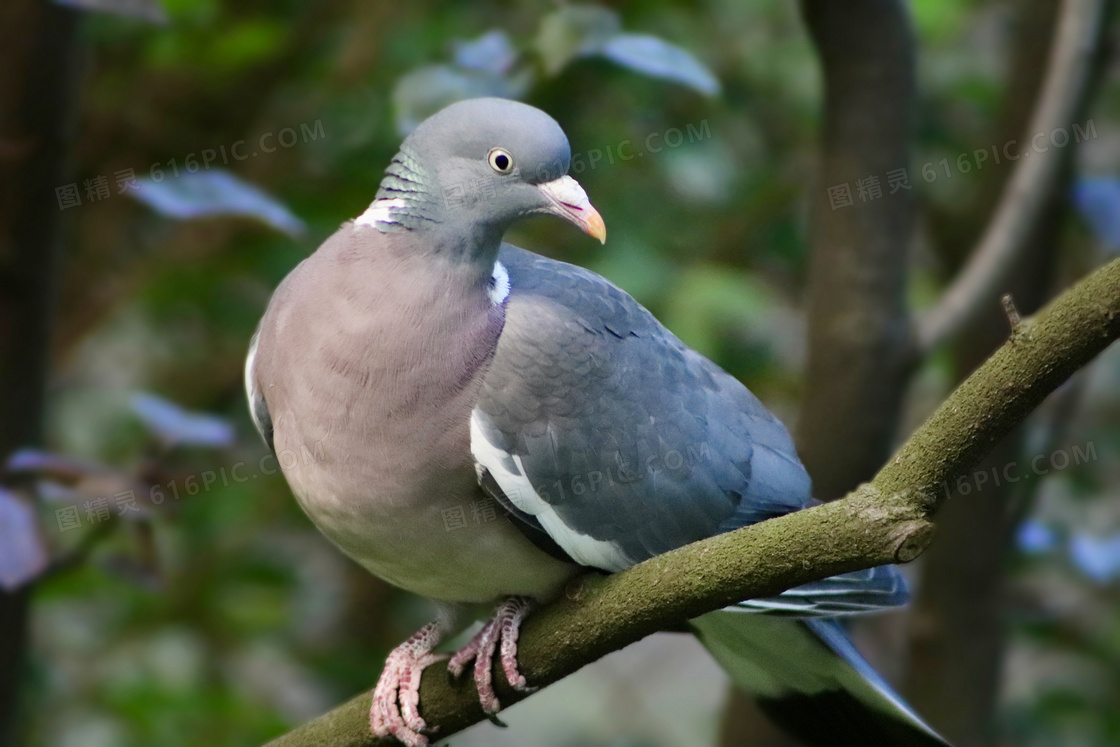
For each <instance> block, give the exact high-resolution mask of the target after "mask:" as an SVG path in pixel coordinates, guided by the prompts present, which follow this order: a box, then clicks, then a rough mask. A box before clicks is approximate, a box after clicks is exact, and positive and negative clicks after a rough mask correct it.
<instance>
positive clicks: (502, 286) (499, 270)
mask: <svg viewBox="0 0 1120 747" xmlns="http://www.w3.org/2000/svg"><path fill="white" fill-rule="evenodd" d="M487 293H488V294H489V296H490V303H492V304H494V305H495V306H498V305H499V304H501V303H502V301H505V300H506V298H508V297H509V273H508V272H506V266H505V265H503V264H502V263H501V262H498V261H497V260H495V261H494V274H493V275H491V276H490V289H489V290H488V291H487Z"/></svg>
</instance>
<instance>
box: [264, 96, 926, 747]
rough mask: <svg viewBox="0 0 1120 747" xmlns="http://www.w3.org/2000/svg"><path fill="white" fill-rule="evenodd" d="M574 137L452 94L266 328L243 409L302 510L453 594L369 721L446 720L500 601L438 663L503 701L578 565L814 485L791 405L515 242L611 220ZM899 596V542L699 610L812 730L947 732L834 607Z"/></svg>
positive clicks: (428, 587) (373, 564) (915, 738)
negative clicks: (799, 581)
mask: <svg viewBox="0 0 1120 747" xmlns="http://www.w3.org/2000/svg"><path fill="white" fill-rule="evenodd" d="M570 161H571V150H570V146H569V143H568V139H567V137H566V136H565V134H564V132H563V130H562V129H561V127H560V125H559V124H558V123H557V122H556V121H555V120H554V119H553V118H552V117H550V116H549V115H548V114H546V113H544V112H542V111H540V110H538V109H536V108H534V107H531V106H529V105H526V104H523V103H519V102H515V101H510V100H505V99H497V98H479V99H470V100H466V101H461V102H458V103H455V104H452V105H450V106H448V107H446V108H445V109H443V110H441V111H439V112H438V113H436V114H434V115H433V116H431V117H430V118H428V119H427V120H425V121H424V122H422V123H421V124H420V125H419V126H418V127H417V128H416V129H415V130H414V131H413V132H412V133H411V134H409V135H408V136H407V137H406V138H405V139H404V141H403V143H402V144H401V146H400V150H399V151H398V152H397V154H396V155H395V156H394V157H393V158H392V161H391V162H390V164H389V166H388V168H387V169H386V170H385V175H384V178H383V179H382V180H381V183H380V187H379V189H378V190H377V193H376V195H375V197H374V200H373V202H372V203H371V204H370V205H369V208H368V209H367V210H366V211H365V212H363V213H362V214H361V215H359V216H358V217H357V218H356V219H354V220H353V221H348V222H346V223H343V224H342V226H341V227H340V228H339V229H338V231H336V232H335V233H334V234H333V235H332V236H331V237H330V238H328V239H327V240H326V241H325V242H324V243H323V244H322V246H320V247H319V249H318V250H317V251H315V252H314V253H313V254H312V255H311V256H309V257H308V258H307V259H305V260H304V261H303V262H301V263H300V264H299V265H298V266H297V267H296V268H295V269H294V270H293V271H292V272H291V274H289V275H288V276H287V277H286V278H285V279H284V281H283V282H282V283H281V284H280V285H279V287H278V288H277V289H276V291H275V293H274V295H273V296H272V299H271V301H270V302H269V304H268V307H267V310H266V311H265V314H264V317H263V318H262V320H261V322H260V326H259V327H258V329H257V332H256V334H255V335H254V336H253V339H252V341H251V343H250V347H249V353H248V359H247V361H246V367H245V384H246V390H247V393H248V400H249V409H250V414H251V416H252V419H253V422H254V424H255V425H256V427H257V429H258V431H259V432H260V434H261V436H262V437H263V439H264V441H265V443H266V444H267V446H268V447H269V448H270V449H271V450H272V451H273V452H274V453H276V454H277V455H278V461H279V463H280V465H281V468H282V471H283V473H284V477H285V478H286V480H287V482H288V485H289V486H290V488H291V491H292V493H293V494H294V496H295V498H296V500H297V502H298V503H299V505H300V506H301V508H302V509H303V511H304V512H305V513H306V514H307V516H308V517H309V518H310V519H311V521H312V522H313V523H314V524H315V526H316V527H318V529H319V530H320V531H321V532H322V533H323V534H324V535H326V537H327V538H329V539H330V540H331V541H332V542H333V543H334V544H335V545H337V547H338V548H339V549H340V550H341V551H342V552H343V553H345V554H346V555H348V556H349V557H350V558H352V559H353V560H354V561H356V562H357V563H359V564H360V565H361V566H363V567H364V568H365V569H367V570H368V571H369V572H370V573H372V574H374V575H376V576H378V577H380V578H382V579H384V580H385V581H387V582H389V583H390V584H393V585H395V586H398V587H400V588H402V589H405V590H407V591H410V592H412V593H414V594H418V595H421V596H423V597H427V598H429V599H431V600H433V601H434V602H436V606H437V609H438V610H439V612H438V614H437V616H436V619H434V620H433V621H432V622H430V623H428V624H427V625H425V626H424V627H422V628H421V629H420V630H418V631H417V632H416V633H415V634H414V635H413V636H411V637H410V638H409V639H408V640H406V641H405V642H404V643H402V644H401V645H400V646H398V647H396V648H395V649H394V650H393V651H392V652H391V653H390V654H389V656H388V658H387V660H386V663H385V667H384V670H383V672H382V674H381V677H380V679H379V681H378V683H377V685H376V687H375V689H374V695H373V702H372V704H371V708H370V728H371V730H372V732H373V734H375V735H378V736H387V735H393V736H395V737H396V738H397V739H398V740H399V741H400V742H402V743H404V744H406V745H410V746H418V745H425V744H428V742H429V735H430V731H429V729H428V727H427V725H426V723H425V721H424V719H423V717H422V716H421V714H420V704H419V685H420V674H421V672H422V671H423V670H424V668H425V667H428V666H430V665H432V664H433V663H434V662H436V661H440V660H442V659H443V658H444V656H443V655H441V654H439V653H437V647H438V646H439V645H440V643H441V641H446V640H448V639H449V638H450V637H451V636H453V635H457V634H458V633H461V632H463V631H465V630H466V629H467V627H468V626H469V625H471V624H472V623H475V622H477V621H478V620H479V619H481V617H482V616H483V615H485V614H487V613H489V617H488V618H487V619H486V622H485V623H484V624H483V625H482V627H481V629H480V630H479V631H478V633H477V634H476V635H474V636H473V637H472V638H470V639H469V641H468V642H467V643H466V644H465V645H464V646H463V647H462V648H461V649H459V650H458V651H457V652H455V653H454V654H452V655H451V656H450V659H449V660H448V661H447V664H446V666H447V668H448V670H449V671H450V672H451V673H452V675H454V676H461V675H462V674H463V673H464V672H465V671H467V670H468V669H470V670H471V671H472V673H473V678H474V680H475V684H476V687H477V690H478V695H479V699H480V701H481V704H482V707H483V709H484V710H485V711H486V712H487V713H490V714H493V713H496V712H497V711H498V710H499V709H500V707H501V704H500V703H499V701H498V698H497V696H496V695H495V692H494V687H493V683H492V681H491V667H492V666H493V665H494V663H495V662H497V663H499V664H500V671H501V672H502V673H503V674H504V676H505V677H506V679H508V681H509V683H510V685H512V686H513V687H514V688H516V689H519V690H529V689H530V688H531V685H530V683H528V682H527V681H526V679H525V677H524V676H523V675H522V674H521V673H520V671H519V669H518V664H517V635H518V630H519V627H520V625H521V623H522V621H523V620H524V619H525V617H526V615H528V614H530V613H531V610H532V609H533V608H534V607H535V606H537V605H541V604H544V603H547V602H548V601H549V600H551V599H553V598H555V597H557V596H558V595H559V594H560V593H561V592H562V590H563V588H564V587H565V585H566V584H568V583H569V582H570V581H571V580H572V579H573V578H574V577H575V576H577V575H578V574H581V573H587V572H595V571H599V572H605V573H613V572H618V571H621V570H624V569H626V568H628V567H630V566H632V565H634V564H636V563H639V562H641V561H643V560H646V559H648V558H651V557H653V556H655V555H658V554H660V553H664V552H666V551H668V550H671V549H673V548H676V547H680V546H682V545H684V544H687V543H690V542H694V541H697V540H701V539H704V538H705V537H709V536H712V535H714V534H717V533H720V532H726V531H730V530H733V529H735V528H737V527H742V526H746V525H748V524H752V523H755V522H759V521H764V520H765V519H768V518H771V517H775V516H781V515H783V514H786V513H789V512H791V511H797V510H800V509H802V508H805V507H807V506H810V505H813V504H814V501H813V498H812V493H811V483H810V480H809V476H808V475H807V473H806V472H805V469H804V468H803V467H802V465H801V462H800V461H799V459H798V457H797V453H796V450H795V448H794V444H793V441H792V439H791V438H790V435H789V433H788V431H787V430H786V428H785V427H784V426H783V425H782V423H781V422H780V421H779V420H778V419H777V418H776V417H775V416H774V415H772V414H771V413H770V412H769V411H768V410H767V409H766V407H765V406H764V405H763V404H762V403H761V402H760V401H759V400H758V399H757V398H756V397H755V396H754V395H753V394H751V393H750V391H748V390H747V388H746V387H745V386H743V385H742V384H741V383H740V382H739V381H737V380H736V379H735V378H733V377H732V376H730V375H729V374H727V373H725V372H724V371H723V370H721V369H720V368H719V367H718V366H717V365H716V364H714V363H712V362H711V361H709V360H707V359H706V358H704V357H703V356H701V355H700V354H698V353H696V352H695V351H693V350H691V349H689V348H688V347H687V346H685V345H684V344H683V343H682V342H681V341H680V340H679V339H677V337H676V336H674V335H673V333H672V332H670V331H669V330H668V329H666V328H665V327H664V326H662V325H661V324H660V323H659V322H658V321H657V319H655V318H654V317H653V315H652V314H650V312H648V311H647V310H646V309H645V308H643V307H642V306H641V305H640V304H638V302H637V301H635V300H634V299H633V298H631V297H630V296H629V295H627V294H626V293H625V292H624V291H623V290H621V289H620V288H618V287H617V286H615V285H613V284H612V283H610V282H608V281H607V280H606V279H604V278H602V277H600V276H599V275H596V274H595V273H593V272H590V271H588V270H586V269H583V268H580V267H577V266H574V265H570V264H566V263H563V262H559V261H555V260H552V259H548V258H546V257H543V256H540V255H537V254H534V253H532V252H529V251H526V250H523V249H519V248H517V247H514V246H511V245H509V244H505V243H503V241H502V238H503V236H504V234H505V233H506V231H507V230H508V229H509V228H510V227H511V226H512V225H513V224H514V223H517V222H518V221H521V220H523V219H525V218H527V217H530V216H534V215H551V216H557V217H559V218H561V219H563V220H565V221H567V222H569V223H572V224H574V225H575V226H577V227H578V228H579V229H581V230H582V231H584V232H585V233H587V234H588V235H589V236H591V237H594V238H596V239H599V240H600V241H601V242H605V240H606V228H605V225H604V223H603V219H602V217H601V216H600V215H599V213H598V211H597V210H596V209H595V208H594V207H592V205H591V203H590V201H589V200H588V197H587V194H586V192H585V191H584V190H583V188H582V187H581V186H580V185H579V183H578V182H576V181H575V180H574V179H573V178H572V177H570V176H568V175H567V172H568V167H569V164H570ZM906 598H907V590H906V584H905V582H904V580H903V577H902V575H901V574H900V572H899V571H898V570H897V569H896V568H894V567H893V566H882V567H878V568H872V569H869V570H866V571H860V572H855V573H847V574H843V575H840V576H835V577H832V578H828V579H825V580H823V581H819V582H816V583H811V584H807V585H804V586H800V587H797V588H794V589H791V590H789V591H787V592H785V593H782V594H779V595H777V596H774V597H771V598H766V599H752V600H748V601H745V602H743V603H741V604H739V605H736V606H734V607H731V608H728V609H725V610H720V611H717V612H714V613H711V614H709V615H705V616H703V617H700V618H698V619H696V620H694V621H692V622H691V626H692V629H693V631H694V633H695V634H696V635H697V636H698V638H699V639H700V641H701V642H702V643H703V644H704V645H705V646H706V647H707V648H708V649H709V651H710V652H711V653H712V654H713V655H714V656H715V658H716V659H717V661H719V662H720V663H721V665H723V666H724V668H726V669H727V671H728V672H729V673H730V674H731V676H732V679H733V681H734V682H735V683H736V684H737V685H739V686H740V687H742V688H744V689H745V690H747V691H748V692H749V693H751V694H753V695H754V696H755V697H756V698H757V699H758V701H759V703H761V704H762V707H763V708H764V710H766V712H767V713H769V714H770V715H771V716H772V717H773V718H774V719H775V720H776V721H778V722H779V723H780V724H782V725H783V726H785V727H786V728H787V729H788V730H790V731H791V732H793V733H795V734H796V735H798V736H799V737H801V738H802V739H805V740H806V741H807V742H808V743H810V744H839V743H846V742H844V741H843V738H844V737H843V735H845V734H847V735H848V738H851V739H855V740H858V743H860V744H862V745H884V746H885V745H891V746H892V747H897V746H898V745H945V744H947V743H946V742H945V741H944V740H943V739H942V738H941V737H940V736H938V735H937V733H936V732H935V731H934V730H933V729H932V728H930V727H929V726H928V725H926V724H925V722H923V721H922V719H921V718H919V717H918V716H917V714H915V713H914V711H913V710H911V709H910V708H909V707H908V706H907V705H906V704H905V703H904V702H903V701H902V700H901V699H900V698H899V697H898V696H897V695H896V694H895V693H894V692H893V691H891V689H890V688H889V687H888V686H887V684H886V683H885V682H884V681H883V680H882V678H880V677H879V676H878V675H877V674H876V673H875V671H874V670H873V669H872V668H871V667H870V666H869V665H868V664H867V663H866V662H865V661H864V660H863V659H862V658H861V657H860V655H859V654H858V653H857V652H856V650H855V648H854V647H853V646H852V644H851V643H850V641H849V640H848V638H847V637H846V636H845V634H844V631H843V628H842V626H841V624H840V622H838V618H840V617H842V616H844V615H851V614H856V613H863V612H871V611H876V610H882V609H886V608H890V607H895V606H898V605H900V604H903V603H904V602H905V601H906ZM491 611H492V612H491ZM495 657H496V659H495ZM838 740H840V741H838Z"/></svg>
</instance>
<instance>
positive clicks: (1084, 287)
mask: <svg viewBox="0 0 1120 747" xmlns="http://www.w3.org/2000/svg"><path fill="white" fill-rule="evenodd" d="M1118 335H1120V259H1117V260H1113V261H1112V262H1111V263H1109V264H1107V265H1105V266H1104V267H1102V268H1100V269H1098V270H1097V271H1096V272H1094V273H1093V274H1092V275H1090V276H1088V277H1087V278H1085V279H1084V280H1082V281H1081V282H1080V283H1078V284H1077V285H1076V286H1075V287H1073V288H1071V289H1070V290H1068V291H1066V292H1065V293H1064V294H1062V295H1061V296H1060V297H1059V298H1057V299H1056V300H1055V301H1053V302H1052V303H1051V304H1050V305H1049V306H1047V307H1046V308H1045V309H1043V310H1042V311H1040V312H1039V313H1038V314H1037V315H1035V316H1034V317H1032V318H1030V319H1026V320H1023V321H1022V322H1021V323H1020V324H1019V325H1017V326H1016V328H1015V331H1014V333H1013V334H1012V336H1011V338H1010V339H1009V340H1008V341H1007V342H1006V343H1005V344H1004V345H1003V347H1001V348H1000V349H999V350H998V351H996V353H995V354H994V355H993V356H992V357H991V358H989V359H988V360H987V362H985V363H984V365H983V366H981V367H980V368H979V369H977V370H976V371H975V372H974V373H973V374H972V376H970V377H969V378H968V380H967V381H965V382H964V383H963V384H961V386H960V387H959V388H958V389H957V390H956V391H955V392H953V393H952V395H950V396H949V398H948V399H947V400H946V401H945V402H944V403H943V404H942V405H941V406H940V407H939V408H938V409H937V411H936V412H934V414H933V415H932V416H931V417H930V418H929V420H927V421H926V422H925V424H923V425H922V426H921V427H920V428H919V429H918V430H917V431H916V432H915V433H914V434H913V435H912V436H911V437H910V439H909V440H907V442H906V443H905V444H903V446H902V448H900V449H899V450H898V452H897V453H896V454H895V456H894V457H893V458H891V460H890V461H889V462H888V463H887V465H886V466H885V467H883V469H882V470H881V471H880V472H879V473H878V474H877V475H876V476H875V478H874V479H873V480H872V481H871V482H869V483H866V484H864V485H862V486H860V487H859V488H857V489H856V490H854V491H852V492H851V493H850V494H848V495H847V496H845V497H844V498H842V499H840V500H837V501H833V502H831V503H828V504H825V505H822V506H819V507H816V508H812V509H808V510H805V511H799V512H797V513H794V514H789V515H787V516H782V517H780V518H776V519H771V520H769V521H764V522H762V523H759V524H755V525H753V526H749V527H745V528H743V529H739V530H736V531H734V532H730V533H727V534H723V535H720V536H717V537H711V538H709V539H706V540H704V541H702V542H696V543H694V544H691V545H688V546H686V547H682V548H679V549H677V550H674V551H673V552H670V553H666V554H665V555H661V556H658V557H656V558H653V559H651V560H648V561H646V562H644V563H641V564H639V565H637V566H635V567H633V568H631V569H629V570H627V571H624V572H622V573H618V574H616V575H613V576H606V577H603V576H585V577H583V578H581V579H579V580H577V581H576V582H574V583H573V585H571V586H570V587H569V588H568V590H567V592H566V593H565V595H564V596H563V597H562V598H561V599H559V600H557V601H556V602H554V603H552V604H550V605H548V606H547V607H544V608H543V609H541V610H540V611H539V612H537V613H536V614H534V615H532V616H531V617H530V618H529V619H528V620H527V621H526V623H525V626H524V628H523V630H522V633H521V639H520V643H519V649H520V656H519V660H520V663H521V671H522V672H523V673H524V674H525V675H526V677H527V678H528V681H529V683H530V684H532V685H537V686H541V687H543V686H546V685H549V684H551V683H553V682H556V681H557V680H559V679H561V678H563V677H566V676H567V675H569V674H572V673H573V672H575V671H576V670H578V669H580V668H581V667H583V666H584V665H586V664H589V663H591V662H593V661H595V660H597V659H599V658H600V657H602V656H604V655H606V654H608V653H610V652H612V651H616V650H618V649H620V648H623V647H624V646H626V645H628V644H630V643H633V642H635V641H637V640H640V639H641V638H644V637H645V636H647V635H649V634H651V633H654V632H657V631H659V630H664V629H667V628H672V627H675V626H679V625H680V624H681V623H682V622H684V621H686V620H688V619H690V618H693V617H696V616H699V615H701V614H703V613H705V612H709V611H711V610H715V609H719V608H720V607H723V606H726V605H728V604H732V603H734V602H736V601H739V600H741V599H748V598H752V597H760V596H768V595H773V594H777V593H779V592H781V591H783V590H785V589H788V588H790V587H793V586H797V585H799V584H803V583H807V582H809V581H814V580H817V579H821V578H824V577H826V576H830V575H833V574H837V573H843V572H846V571H854V570H859V569H862V568H869V567H871V566H875V565H880V564H883V563H893V562H909V561H911V560H913V559H914V558H916V557H917V556H918V555H920V554H921V553H922V551H923V550H924V549H925V548H926V547H927V546H928V545H929V543H930V541H931V540H932V538H933V533H934V526H933V523H932V521H931V517H932V515H933V513H934V512H935V511H936V509H937V507H938V506H939V505H940V503H941V502H942V501H943V500H944V499H945V491H944V489H943V487H942V484H943V482H944V481H952V480H954V479H956V477H957V476H959V475H961V474H964V473H965V472H967V471H968V470H969V469H971V468H972V467H973V466H974V465H975V464H976V462H977V461H979V460H980V459H981V458H982V457H983V456H984V455H985V454H986V453H987V451H988V450H989V449H990V448H991V447H992V445H993V444H995V442H996V441H997V440H998V439H999V438H1001V437H1002V436H1003V435H1005V434H1006V433H1008V432H1009V431H1010V430H1011V429H1013V428H1014V427H1015V426H1016V425H1018V424H1019V423H1020V422H1022V420H1023V419H1024V418H1025V417H1026V416H1027V414H1028V413H1030V412H1031V411H1032V410H1033V409H1034V408H1035V407H1037V406H1038V405H1039V403H1041V402H1042V400H1043V399H1044V398H1045V397H1046V396H1047V395H1048V394H1049V393H1050V392H1052V391H1053V390H1054V389H1056V388H1057V387H1058V386H1059V385H1060V384H1061V383H1062V382H1063V381H1065V380H1066V379H1067V378H1068V377H1069V376H1070V375H1071V374H1073V373H1074V372H1076V371H1077V370H1078V369H1079V368H1081V367H1082V366H1084V365H1085V364H1086V363H1088V362H1089V361H1090V360H1092V359H1093V358H1094V357H1095V356H1096V355H1097V354H1098V353H1100V352H1101V351H1102V350H1104V349H1105V348H1106V347H1108V345H1109V344H1110V343H1111V342H1112V341H1113V340H1115V339H1116V337H1117V336H1118ZM494 682H495V683H496V684H497V689H498V695H499V697H500V698H501V700H502V703H504V704H506V705H509V704H512V703H515V702H517V701H518V700H521V699H522V698H523V697H524V696H522V695H520V694H519V693H516V692H514V691H513V690H511V689H510V688H509V687H508V686H505V681H504V678H503V676H502V675H501V673H500V671H496V672H495V673H494ZM420 692H421V700H420V702H421V714H422V715H423V717H424V718H425V719H426V720H427V722H428V723H429V724H432V725H438V728H439V731H438V732H437V734H436V736H438V737H445V736H447V735H449V734H454V733H455V732H457V731H460V730H462V729H464V728H466V727H468V726H470V725H471V724H474V723H476V722H479V721H481V720H483V718H485V717H484V715H483V713H482V710H481V708H480V707H479V704H478V698H477V696H476V694H475V691H474V683H473V682H472V681H471V679H470V678H469V677H468V678H465V680H464V681H463V682H460V683H458V684H455V683H452V682H450V681H449V678H448V675H447V673H446V671H445V670H444V669H443V668H442V667H440V666H432V667H430V668H429V669H427V670H426V671H425V672H424V677H423V681H422V684H421V690H420ZM371 697H372V692H365V693H362V694H361V695H358V696H356V697H355V698H353V699H351V700H350V701H348V702H346V703H344V704H342V705H341V706H339V707H338V708H335V709H334V710H332V711H330V712H329V713H327V714H325V715H323V716H320V717H319V718H316V719H314V720H312V721H310V722H308V723H306V724H304V725H302V726H300V727H298V728H296V729H295V730H293V731H291V732H289V733H288V734H286V735H284V736H282V737H280V738H278V739H276V740H275V741H273V742H271V743H270V747H293V746H294V745H300V746H306V745H322V746H324V747H326V746H328V745H329V746H330V747H373V746H374V745H379V746H380V745H383V746H388V745H391V744H396V743H395V742H394V741H393V740H386V739H377V738H374V737H373V736H371V735H370V733H369V715H368V714H369V704H370V699H371Z"/></svg>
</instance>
